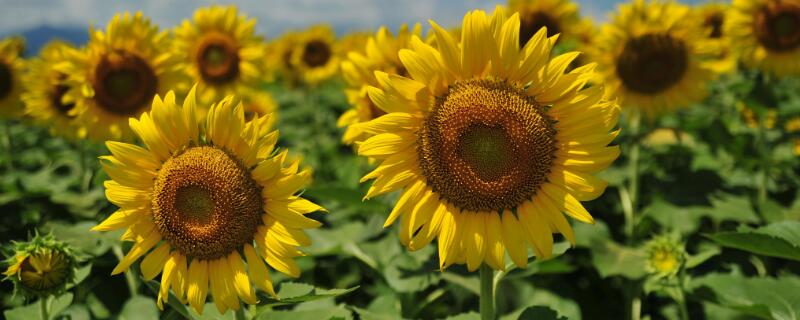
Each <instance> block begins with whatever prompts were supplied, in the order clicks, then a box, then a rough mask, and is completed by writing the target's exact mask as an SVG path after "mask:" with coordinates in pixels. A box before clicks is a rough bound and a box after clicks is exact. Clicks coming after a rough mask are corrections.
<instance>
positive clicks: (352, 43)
mask: <svg viewBox="0 0 800 320" xmlns="http://www.w3.org/2000/svg"><path fill="white" fill-rule="evenodd" d="M371 37H372V33H371V32H367V31H355V32H350V33H348V34H346V35H344V36H342V38H341V39H339V45H338V47H339V52H341V54H342V56H345V55H347V53H348V52H350V51H361V50H362V49H364V46H366V45H367V41H369V38H371Z"/></svg>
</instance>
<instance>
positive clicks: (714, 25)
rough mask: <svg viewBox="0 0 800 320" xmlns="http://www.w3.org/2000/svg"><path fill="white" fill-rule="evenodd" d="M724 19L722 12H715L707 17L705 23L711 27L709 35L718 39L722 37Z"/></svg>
mask: <svg viewBox="0 0 800 320" xmlns="http://www.w3.org/2000/svg"><path fill="white" fill-rule="evenodd" d="M724 19H725V18H724V16H723V13H722V12H715V13H713V14H711V15H709V16H707V17H706V19H705V21H704V22H703V24H704V25H705V26H706V28H710V29H711V33H710V34H709V35H708V36H709V37H710V38H713V39H717V38H721V37H722V23H723V22H724Z"/></svg>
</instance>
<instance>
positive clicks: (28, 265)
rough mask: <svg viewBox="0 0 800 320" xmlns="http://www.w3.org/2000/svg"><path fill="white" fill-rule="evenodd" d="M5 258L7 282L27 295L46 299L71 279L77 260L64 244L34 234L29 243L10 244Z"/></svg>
mask: <svg viewBox="0 0 800 320" xmlns="http://www.w3.org/2000/svg"><path fill="white" fill-rule="evenodd" d="M12 250H13V255H12V256H11V257H9V258H8V259H6V261H5V262H6V264H7V265H8V269H6V271H5V272H4V273H3V274H4V275H5V276H6V278H5V279H6V280H10V281H12V282H13V283H14V290H15V291H21V292H22V293H23V294H25V295H26V296H38V297H46V296H49V295H57V294H59V293H61V292H62V291H63V290H64V289H65V288H66V286H67V284H69V283H70V282H72V281H73V280H74V276H75V269H76V258H75V255H74V254H73V253H72V251H71V250H70V248H69V246H67V244H65V243H63V242H61V241H58V240H56V239H55V238H54V237H53V236H52V235H47V236H40V235H38V234H37V235H36V236H34V237H33V239H31V240H30V241H28V242H15V243H13V244H12Z"/></svg>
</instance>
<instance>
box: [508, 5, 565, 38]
mask: <svg viewBox="0 0 800 320" xmlns="http://www.w3.org/2000/svg"><path fill="white" fill-rule="evenodd" d="M508 8H509V9H510V10H511V11H513V12H519V19H520V25H519V45H520V47H522V46H524V45H525V43H527V42H528V40H530V39H531V38H532V37H533V35H534V34H536V33H537V32H538V31H539V29H541V28H543V27H545V28H547V35H548V36H554V35H556V34H561V38H569V39H571V38H572V37H573V36H574V35H575V33H574V31H576V30H575V29H574V26H576V25H578V23H579V22H580V17H579V15H578V5H577V4H575V3H574V2H572V1H570V0H509V1H508Z"/></svg>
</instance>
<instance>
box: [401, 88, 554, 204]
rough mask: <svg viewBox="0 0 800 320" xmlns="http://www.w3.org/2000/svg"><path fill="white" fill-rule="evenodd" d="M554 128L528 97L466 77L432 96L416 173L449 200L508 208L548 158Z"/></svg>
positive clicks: (543, 170) (538, 177)
mask: <svg viewBox="0 0 800 320" xmlns="http://www.w3.org/2000/svg"><path fill="white" fill-rule="evenodd" d="M555 136H556V131H555V129H554V127H553V121H552V120H551V119H550V118H549V117H548V116H547V114H546V112H545V109H544V107H543V106H541V105H540V104H539V103H538V102H536V101H535V100H534V99H533V98H532V97H529V96H527V95H526V94H525V92H524V91H522V89H520V88H516V87H514V86H512V85H510V84H508V83H506V82H504V81H499V80H467V81H461V82H456V83H455V84H453V85H451V86H450V88H449V91H448V92H447V93H446V94H445V95H443V96H442V97H438V98H437V99H436V100H435V102H434V105H433V108H432V111H431V114H430V115H429V116H428V118H427V120H426V121H425V124H424V125H423V127H422V128H421V130H420V131H419V133H418V138H419V141H420V144H419V147H418V149H417V152H418V154H419V159H420V168H421V169H422V172H423V176H424V177H425V178H426V180H427V182H428V184H429V185H430V186H431V187H432V188H433V190H434V191H435V192H437V193H439V194H440V195H441V196H442V198H444V199H446V200H448V201H450V202H451V203H453V204H454V205H455V206H457V207H459V208H462V209H466V210H473V211H497V210H501V209H510V208H514V207H516V206H518V205H519V204H521V203H522V202H524V201H526V200H528V199H530V198H531V196H532V195H533V194H535V193H536V190H537V189H538V187H539V186H540V185H541V184H542V183H543V182H545V180H546V177H547V174H548V173H549V172H550V168H551V165H552V162H553V159H554V158H555V151H556V139H555Z"/></svg>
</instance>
